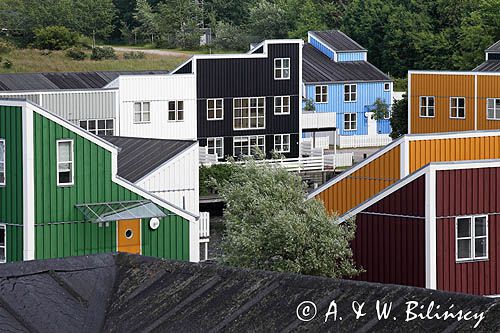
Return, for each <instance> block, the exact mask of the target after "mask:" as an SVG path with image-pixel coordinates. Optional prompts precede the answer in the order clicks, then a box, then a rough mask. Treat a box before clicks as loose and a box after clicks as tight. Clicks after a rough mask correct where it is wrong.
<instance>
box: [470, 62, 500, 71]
mask: <svg viewBox="0 0 500 333" xmlns="http://www.w3.org/2000/svg"><path fill="white" fill-rule="evenodd" d="M473 71H478V72H500V60H487V61H485V62H483V63H482V64H481V65H479V66H477V67H476V68H474V69H473Z"/></svg>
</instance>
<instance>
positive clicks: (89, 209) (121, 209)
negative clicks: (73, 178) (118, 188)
mask: <svg viewBox="0 0 500 333" xmlns="http://www.w3.org/2000/svg"><path fill="white" fill-rule="evenodd" d="M75 207H76V208H77V209H78V210H79V211H81V212H82V213H83V215H84V216H85V220H87V221H90V222H92V223H103V222H111V221H119V220H133V219H145V218H152V217H158V218H160V217H165V216H167V215H166V214H165V213H164V212H162V211H161V210H160V208H158V206H156V205H155V204H154V203H152V202H151V201H149V200H136V201H120V202H105V203H92V204H78V205H75Z"/></svg>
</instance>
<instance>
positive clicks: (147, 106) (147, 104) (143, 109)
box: [142, 102, 149, 111]
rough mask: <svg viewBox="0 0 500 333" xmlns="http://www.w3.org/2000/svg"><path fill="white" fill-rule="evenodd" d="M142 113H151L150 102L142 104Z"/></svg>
mask: <svg viewBox="0 0 500 333" xmlns="http://www.w3.org/2000/svg"><path fill="white" fill-rule="evenodd" d="M142 111H149V102H144V103H142Z"/></svg>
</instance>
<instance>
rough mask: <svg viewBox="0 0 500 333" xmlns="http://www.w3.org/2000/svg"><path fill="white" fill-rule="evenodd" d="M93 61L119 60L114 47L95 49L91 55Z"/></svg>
mask: <svg viewBox="0 0 500 333" xmlns="http://www.w3.org/2000/svg"><path fill="white" fill-rule="evenodd" d="M90 59H92V60H96V61H97V60H105V59H118V58H117V57H116V53H115V50H114V49H113V48H112V47H109V46H105V47H95V48H94V49H93V50H92V54H91V55H90Z"/></svg>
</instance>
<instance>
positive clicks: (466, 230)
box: [457, 218, 471, 238]
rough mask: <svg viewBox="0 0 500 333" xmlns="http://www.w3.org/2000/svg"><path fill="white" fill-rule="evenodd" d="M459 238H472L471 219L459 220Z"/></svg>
mask: <svg viewBox="0 0 500 333" xmlns="http://www.w3.org/2000/svg"><path fill="white" fill-rule="evenodd" d="M457 224H458V226H457V237H458V238H462V237H471V230H470V218H460V219H457Z"/></svg>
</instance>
